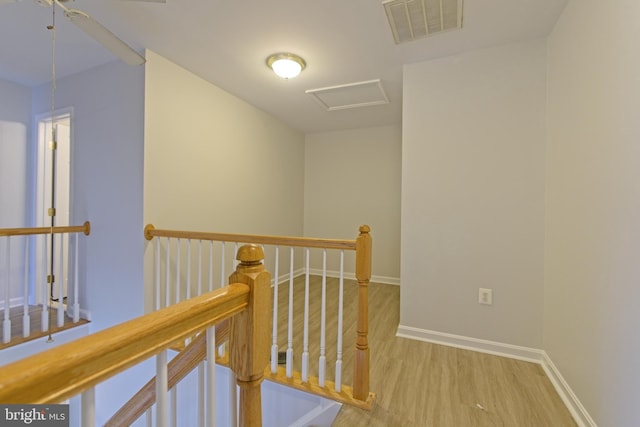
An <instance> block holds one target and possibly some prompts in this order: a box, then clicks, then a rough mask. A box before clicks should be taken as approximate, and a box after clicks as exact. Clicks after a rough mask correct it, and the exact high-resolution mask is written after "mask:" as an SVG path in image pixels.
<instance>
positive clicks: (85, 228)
mask: <svg viewBox="0 0 640 427" xmlns="http://www.w3.org/2000/svg"><path fill="white" fill-rule="evenodd" d="M51 231H53V233H55V234H61V233H84V235H85V236H88V235H89V234H91V223H90V222H89V221H85V223H84V224H82V225H69V226H60V227H53V230H52V228H51V227H32V228H0V236H31V235H36V234H50V233H51Z"/></svg>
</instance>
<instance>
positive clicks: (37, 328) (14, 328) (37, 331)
mask: <svg viewBox="0 0 640 427" xmlns="http://www.w3.org/2000/svg"><path fill="white" fill-rule="evenodd" d="M23 314H24V308H23V306H16V307H13V308H11V309H10V310H9V319H10V320H11V341H9V342H8V343H3V342H0V351H2V350H4V349H7V348H10V347H14V346H17V345H20V344H24V343H26V342H29V341H32V340H36V339H38V338H43V337H47V336H48V335H49V333H51V334H56V333H59V332H61V331H66V330H68V329H71V328H75V327H78V326H82V325H86V324H88V323H89V321H88V320H85V319H80V320H79V321H78V322H77V323H73V319H72V318H71V317H69V316H68V315H67V313H66V312H65V316H64V324H63V325H62V326H61V327H58V326H57V321H56V319H57V317H56V316H57V309H56V308H55V307H54V308H53V311H50V312H49V316H50V317H49V324H50V325H53V326H52V327H51V330H50V332H42V306H41V305H32V306H29V317H30V319H31V320H30V332H29V336H28V337H26V338H25V337H24V336H23V330H22V318H23ZM3 321H4V310H0V324H1V323H2V322H3ZM0 341H1V338H0Z"/></svg>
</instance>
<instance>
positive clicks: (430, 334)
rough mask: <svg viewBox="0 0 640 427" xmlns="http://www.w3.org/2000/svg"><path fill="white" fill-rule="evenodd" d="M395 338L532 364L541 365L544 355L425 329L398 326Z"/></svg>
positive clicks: (493, 342) (537, 351)
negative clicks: (430, 343) (446, 346)
mask: <svg viewBox="0 0 640 427" xmlns="http://www.w3.org/2000/svg"><path fill="white" fill-rule="evenodd" d="M396 336H398V337H402V338H409V339H414V340H418V341H426V342H432V343H435V344H442V345H448V346H450V347H457V348H462V349H465V350H472V351H479V352H481V353H488V354H493V355H496V356H504V357H510V358H512V359H518V360H524V361H527V362H534V363H542V359H543V353H544V352H543V351H542V350H539V349H537V348H530V347H522V346H518V345H513V344H505V343H501V342H497V341H489V340H483V339H479V338H472V337H465V336H462V335H454V334H449V333H445V332H436V331H429V330H426V329H419V328H414V327H411V326H403V325H400V326H398V332H397V333H396Z"/></svg>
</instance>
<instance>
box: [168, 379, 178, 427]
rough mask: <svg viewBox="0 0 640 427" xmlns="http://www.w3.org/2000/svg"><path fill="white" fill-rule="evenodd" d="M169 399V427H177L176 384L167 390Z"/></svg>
mask: <svg viewBox="0 0 640 427" xmlns="http://www.w3.org/2000/svg"><path fill="white" fill-rule="evenodd" d="M169 398H170V399H171V410H170V411H169V425H170V426H171V427H176V426H177V425H178V384H176V385H175V386H174V387H173V388H172V389H171V390H169Z"/></svg>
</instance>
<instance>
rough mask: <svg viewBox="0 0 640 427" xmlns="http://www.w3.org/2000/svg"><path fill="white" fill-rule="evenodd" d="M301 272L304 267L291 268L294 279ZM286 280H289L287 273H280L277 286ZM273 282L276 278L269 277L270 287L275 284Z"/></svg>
mask: <svg viewBox="0 0 640 427" xmlns="http://www.w3.org/2000/svg"><path fill="white" fill-rule="evenodd" d="M303 274H304V268H299V269H297V270H293V278H294V279H295V278H296V277H298V276H302V275H303ZM287 282H289V273H286V274H281V275H280V276H279V277H278V282H277V283H278V286H282V284H283V283H287ZM275 283H276V279H275V278H273V279H271V287H272V288H273V286H274V285H275Z"/></svg>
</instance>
